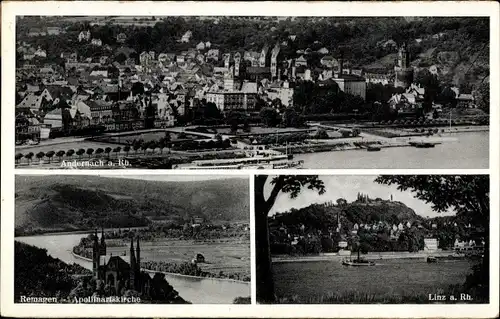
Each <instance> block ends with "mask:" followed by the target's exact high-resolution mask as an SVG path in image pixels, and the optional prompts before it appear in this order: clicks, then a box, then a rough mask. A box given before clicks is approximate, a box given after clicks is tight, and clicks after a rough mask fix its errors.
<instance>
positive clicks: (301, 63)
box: [295, 55, 307, 67]
mask: <svg viewBox="0 0 500 319" xmlns="http://www.w3.org/2000/svg"><path fill="white" fill-rule="evenodd" d="M295 66H296V67H299V66H305V67H306V66H307V59H306V58H305V57H304V56H303V55H301V56H300V57H298V58H297V59H296V60H295Z"/></svg>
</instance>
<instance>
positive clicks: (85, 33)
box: [78, 30, 91, 42]
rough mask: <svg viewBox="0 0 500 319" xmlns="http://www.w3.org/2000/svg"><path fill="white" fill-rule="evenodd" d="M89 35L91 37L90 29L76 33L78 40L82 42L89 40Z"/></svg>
mask: <svg viewBox="0 0 500 319" xmlns="http://www.w3.org/2000/svg"><path fill="white" fill-rule="evenodd" d="M90 37H91V34H90V31H88V30H87V31H81V32H80V33H79V34H78V42H82V41H90Z"/></svg>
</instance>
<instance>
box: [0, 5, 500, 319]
mask: <svg viewBox="0 0 500 319" xmlns="http://www.w3.org/2000/svg"><path fill="white" fill-rule="evenodd" d="M2 9H3V10H2V55H3V59H2V70H3V72H2V93H3V94H2V95H1V97H2V110H1V112H2V117H1V118H2V132H3V133H4V134H2V143H1V145H2V146H1V147H2V155H3V156H2V180H1V186H2V187H1V189H2V204H1V205H2V206H1V207H2V211H3V214H2V216H1V218H2V220H1V221H2V226H1V227H2V228H1V230H2V231H1V239H2V241H1V242H2V243H3V245H2V249H1V257H2V261H3V262H2V271H1V277H0V279H1V280H0V284H1V288H2V293H1V297H2V299H1V310H2V315H6V316H22V317H39V316H51V317H68V316H72V317H103V316H109V317H116V316H127V317H159V316H160V317H161V316H167V317H196V316H197V317H209V318H212V317H277V318H279V317H304V318H312V317H344V318H346V317H384V318H401V317H418V318H423V317H449V318H465V317H468V318H479V317H495V316H497V315H498V299H499V294H498V284H497V283H498V282H499V277H498V269H499V267H498V265H499V263H498V254H495V252H498V234H499V215H498V211H499V207H500V206H499V198H498V197H497V196H491V203H490V205H491V209H490V210H491V216H490V221H491V222H490V234H491V253H492V256H491V265H490V276H491V278H490V282H491V283H492V285H491V288H490V290H491V293H490V300H491V301H490V302H491V303H490V304H489V305H272V306H265V305H203V306H201V307H200V306H198V307H196V306H195V305H188V306H179V305H165V306H163V305H119V306H116V305H91V306H88V305H87V306H85V305H74V304H71V305H24V304H13V291H12V290H13V276H12V274H13V266H14V261H13V258H12V256H13V245H12V242H13V233H14V229H13V227H12V225H13V224H14V212H13V208H14V202H13V200H14V187H13V185H14V170H13V168H14V150H15V146H14V141H13V132H14V121H12V120H11V119H13V118H14V92H15V83H14V81H13V78H14V74H15V69H14V63H13V61H15V59H14V48H15V25H14V22H15V16H16V15H136V16H137V15H143V16H147V15H155V16H159V15H216V16H222V15H266V16H277V15H278V16H325V15H328V16H378V17H381V16H409V15H411V16H486V17H488V16H489V17H490V39H491V41H490V94H491V96H490V101H491V105H492V106H493V107H491V121H490V122H491V126H490V158H489V164H490V169H481V170H376V169H370V170H359V169H358V170H345V169H343V170H324V169H321V170H301V171H293V170H284V171H281V170H280V171H279V173H280V174H320V175H324V174H340V175H351V174H352V175H373V174H490V184H491V188H490V193H491V194H500V188H499V174H498V172H499V170H498V164H499V147H498V146H499V145H498V140H497V137H499V136H500V135H499V126H498V125H495V124H500V121H499V109H498V105H500V103H499V102H500V99H499V91H498V88H499V87H500V85H499V83H500V82H499V68H498V65H499V60H498V58H499V41H498V39H499V38H500V36H499V5H498V3H496V2H448V1H446V2H394V3H389V2H364V3H360V2H356V3H352V2H349V3H344V2H342V3H341V2H329V3H325V2H302V3H297V2H286V3H284V2H261V3H256V2H239V3H236V2H233V3H229V2H219V3H218V2H209V3H206V2H205V3H195V2H184V3H180V2H168V3H167V2H163V3H158V2H155V3H152V2H141V3H138V2H119V3H117V2H89V1H85V2H59V1H57V2H50V1H48V2H6V3H3V4H2ZM16 173H17V174H32V175H34V174H36V175H38V174H63V175H80V174H82V175H85V174H92V175H94V174H103V175H154V174H168V175H179V174H180V172H178V171H177V172H176V171H163V170H154V171H149V170H126V171H121V170H120V171H115V170H111V171H108V170H104V171H99V170H97V171H78V170H70V171H59V170H16ZM242 173H243V172H241V171H238V172H232V171H224V172H214V171H213V170H211V171H196V172H195V171H184V172H182V174H183V175H189V174H199V175H213V174H224V175H242ZM245 173H247V174H249V175H250V176H251V174H254V173H256V174H271V175H275V174H277V172H276V171H270V170H258V171H247V172H245ZM250 185H251V187H252V188H251V194H250V198H251V203H250V207H251V208H252V209H253V200H252V199H253V192H252V189H253V177H250ZM253 225H254V221H253V214H251V229H252V230H253ZM251 238H252V239H251V240H252V249H251V252H252V264H254V260H255V257H254V251H255V250H254V247H253V243H254V236H252V237H251ZM251 274H252V278H255V267H254V265H252V270H251ZM251 286H252V295H251V296H252V301H253V302H254V301H255V283H254V282H253V281H252V285H251Z"/></svg>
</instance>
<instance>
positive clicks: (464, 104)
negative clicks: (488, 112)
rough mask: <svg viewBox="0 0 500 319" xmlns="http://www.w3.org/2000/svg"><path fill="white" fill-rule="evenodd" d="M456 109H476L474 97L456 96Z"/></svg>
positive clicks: (467, 95) (468, 95) (470, 95)
mask: <svg viewBox="0 0 500 319" xmlns="http://www.w3.org/2000/svg"><path fill="white" fill-rule="evenodd" d="M457 107H459V108H476V105H475V99H474V95H472V94H463V93H462V94H459V95H458V96H457Z"/></svg>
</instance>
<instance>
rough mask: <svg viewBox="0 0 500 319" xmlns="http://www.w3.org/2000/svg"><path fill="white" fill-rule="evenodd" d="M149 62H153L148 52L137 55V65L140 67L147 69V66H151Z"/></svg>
mask: <svg viewBox="0 0 500 319" xmlns="http://www.w3.org/2000/svg"><path fill="white" fill-rule="evenodd" d="M151 61H153V57H152V56H151V54H150V53H149V52H146V51H143V52H142V53H141V54H140V55H139V64H140V65H141V66H143V67H147V66H149V65H151Z"/></svg>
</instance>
